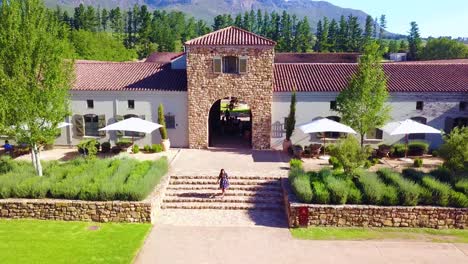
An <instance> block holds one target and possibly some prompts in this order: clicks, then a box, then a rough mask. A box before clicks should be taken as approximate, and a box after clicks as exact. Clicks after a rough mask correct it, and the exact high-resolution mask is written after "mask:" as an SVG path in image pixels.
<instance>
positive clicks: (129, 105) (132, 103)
mask: <svg viewBox="0 0 468 264" xmlns="http://www.w3.org/2000/svg"><path fill="white" fill-rule="evenodd" d="M127 104H128V109H135V100H128V101H127Z"/></svg>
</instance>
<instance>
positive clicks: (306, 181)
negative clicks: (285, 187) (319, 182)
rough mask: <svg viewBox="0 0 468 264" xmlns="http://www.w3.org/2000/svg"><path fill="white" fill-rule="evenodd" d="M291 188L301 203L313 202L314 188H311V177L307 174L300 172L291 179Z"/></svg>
mask: <svg viewBox="0 0 468 264" xmlns="http://www.w3.org/2000/svg"><path fill="white" fill-rule="evenodd" d="M291 186H292V189H293V190H294V193H295V194H296V196H297V198H298V199H299V201H301V202H304V203H310V202H312V197H313V194H312V188H311V186H310V176H309V175H308V174H307V173H305V172H303V171H302V172H298V173H297V175H295V176H293V177H291Z"/></svg>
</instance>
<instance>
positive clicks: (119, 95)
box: [55, 91, 188, 147]
mask: <svg viewBox="0 0 468 264" xmlns="http://www.w3.org/2000/svg"><path fill="white" fill-rule="evenodd" d="M86 100H94V108H93V109H88V107H87V103H86ZM128 100H134V101H135V109H129V108H128ZM161 103H162V104H163V105H164V110H165V113H166V114H168V113H170V114H171V115H174V116H175V123H176V128H175V129H167V132H168V136H169V139H170V140H171V144H172V146H174V147H186V146H188V134H187V93H186V92H161V91H130V92H128V91H125V92H124V91H72V92H71V101H70V106H71V112H72V114H73V115H75V114H79V115H86V114H96V115H106V120H107V124H111V123H113V122H114V117H115V116H116V115H121V116H124V115H127V114H135V115H138V116H140V115H145V119H146V120H149V121H152V122H157V121H158V114H157V111H158V106H159V104H161ZM68 120H69V121H70V122H71V120H72V117H69V119H68ZM82 139H83V137H78V136H77V135H76V132H75V129H74V128H73V126H72V127H66V128H63V129H62V134H61V136H60V137H59V138H57V140H56V142H55V144H57V145H76V144H78V143H79V142H80V141H81V140H82ZM97 139H98V140H99V141H100V142H105V141H108V140H110V141H111V143H115V140H116V136H115V133H114V132H108V133H107V134H106V137H100V138H97ZM160 139H161V137H160V134H159V131H157V130H156V131H154V132H153V133H152V134H148V135H146V136H145V137H144V138H141V139H136V138H135V142H136V144H138V145H140V146H143V145H146V144H155V143H160V141H161V140H160Z"/></svg>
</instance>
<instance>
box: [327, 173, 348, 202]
mask: <svg viewBox="0 0 468 264" xmlns="http://www.w3.org/2000/svg"><path fill="white" fill-rule="evenodd" d="M325 183H326V185H327V188H328V191H329V195H330V202H331V203H333V204H345V203H346V201H347V200H348V194H349V186H348V184H347V183H346V181H345V180H342V179H338V178H335V177H333V176H331V177H327V178H325Z"/></svg>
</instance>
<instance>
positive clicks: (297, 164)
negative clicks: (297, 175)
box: [289, 159, 302, 170]
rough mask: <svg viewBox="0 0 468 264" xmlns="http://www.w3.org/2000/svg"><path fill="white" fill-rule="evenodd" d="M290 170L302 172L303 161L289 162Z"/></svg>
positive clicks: (294, 160) (293, 160)
mask: <svg viewBox="0 0 468 264" xmlns="http://www.w3.org/2000/svg"><path fill="white" fill-rule="evenodd" d="M289 168H290V169H291V170H292V169H300V170H302V161H301V160H299V159H291V160H290V161H289Z"/></svg>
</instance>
